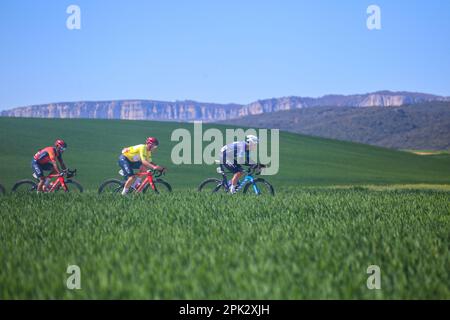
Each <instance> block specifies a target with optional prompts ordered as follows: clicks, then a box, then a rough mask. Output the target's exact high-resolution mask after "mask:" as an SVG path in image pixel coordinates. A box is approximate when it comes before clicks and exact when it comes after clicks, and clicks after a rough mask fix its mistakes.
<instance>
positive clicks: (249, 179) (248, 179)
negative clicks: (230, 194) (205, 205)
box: [222, 172, 261, 195]
mask: <svg viewBox="0 0 450 320" xmlns="http://www.w3.org/2000/svg"><path fill="white" fill-rule="evenodd" d="M222 179H223V180H222V184H223V186H224V187H225V189H226V190H227V191H230V188H229V187H228V178H227V175H226V173H225V172H224V173H222ZM248 183H250V184H251V185H252V187H253V191H255V193H256V194H257V195H260V194H261V191H259V189H258V186H257V185H256V184H255V178H254V177H253V175H252V174H251V173H248V172H247V174H246V175H245V177H244V178H243V179H241V180H240V181H239V185H238V187H237V188H236V192H238V191H239V190H241V189H242V187H244V186H245V185H246V184H248Z"/></svg>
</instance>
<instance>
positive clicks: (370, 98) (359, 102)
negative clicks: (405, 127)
mask: <svg viewBox="0 0 450 320" xmlns="http://www.w3.org/2000/svg"><path fill="white" fill-rule="evenodd" d="M449 100H450V99H449V98H446V97H441V96H435V95H429V94H423V93H409V92H390V91H380V92H375V93H368V94H362V95H347V96H345V95H326V96H323V97H320V98H307V97H306V98H305V97H285V98H277V99H275V98H274V99H267V100H259V101H256V102H253V103H250V104H248V105H239V104H215V103H201V102H195V101H176V102H164V101H152V100H116V101H81V102H61V103H51V104H43V105H33V106H27V107H19V108H14V109H11V110H6V111H3V112H2V113H1V115H2V116H4V117H31V118H92V119H127V120H167V121H195V120H201V121H207V122H213V121H222V120H230V119H235V118H240V117H244V116H248V115H256V114H263V113H268V112H276V111H281V110H293V109H302V108H308V107H318V106H334V107H341V106H347V107H395V106H402V105H406V104H416V103H422V102H427V101H449Z"/></svg>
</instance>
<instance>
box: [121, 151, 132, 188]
mask: <svg viewBox="0 0 450 320" xmlns="http://www.w3.org/2000/svg"><path fill="white" fill-rule="evenodd" d="M119 167H120V168H121V169H122V171H123V174H124V175H125V177H126V178H127V181H126V182H125V186H124V188H123V191H122V194H123V195H125V194H127V193H128V190H129V189H130V186H131V185H132V184H133V182H134V178H135V176H134V172H133V166H132V163H131V162H130V160H128V159H127V157H125V156H124V155H121V156H120V157H119Z"/></svg>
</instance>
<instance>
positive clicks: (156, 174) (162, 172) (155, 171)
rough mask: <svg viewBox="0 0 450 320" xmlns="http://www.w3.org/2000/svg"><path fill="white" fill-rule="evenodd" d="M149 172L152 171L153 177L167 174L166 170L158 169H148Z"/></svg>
mask: <svg viewBox="0 0 450 320" xmlns="http://www.w3.org/2000/svg"><path fill="white" fill-rule="evenodd" d="M147 172H148V173H151V174H152V176H153V178H159V177H161V176H163V175H165V174H166V170H162V171H158V170H154V169H148V170H147Z"/></svg>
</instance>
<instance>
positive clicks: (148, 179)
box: [98, 169, 172, 194]
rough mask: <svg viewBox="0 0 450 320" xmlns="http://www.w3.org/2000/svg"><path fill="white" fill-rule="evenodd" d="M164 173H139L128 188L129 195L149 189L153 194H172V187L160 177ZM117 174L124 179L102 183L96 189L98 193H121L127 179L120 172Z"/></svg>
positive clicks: (152, 171)
mask: <svg viewBox="0 0 450 320" xmlns="http://www.w3.org/2000/svg"><path fill="white" fill-rule="evenodd" d="M164 173H165V171H156V170H151V169H150V170H146V171H141V172H138V173H137V174H136V176H137V178H136V180H135V182H134V183H133V185H132V186H131V187H130V190H129V193H145V192H147V191H148V190H149V189H151V190H153V191H154V192H155V193H157V194H160V193H168V192H172V187H171V186H170V184H169V183H168V182H166V181H164V180H163V179H161V178H160V177H161V176H162V175H164ZM119 174H120V175H122V176H123V177H124V178H123V179H122V180H119V179H108V180H106V181H105V182H103V183H102V184H101V185H100V187H99V188H98V193H121V192H122V190H123V187H124V186H125V182H126V181H127V178H126V177H125V176H124V174H123V172H122V170H120V171H119Z"/></svg>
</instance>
